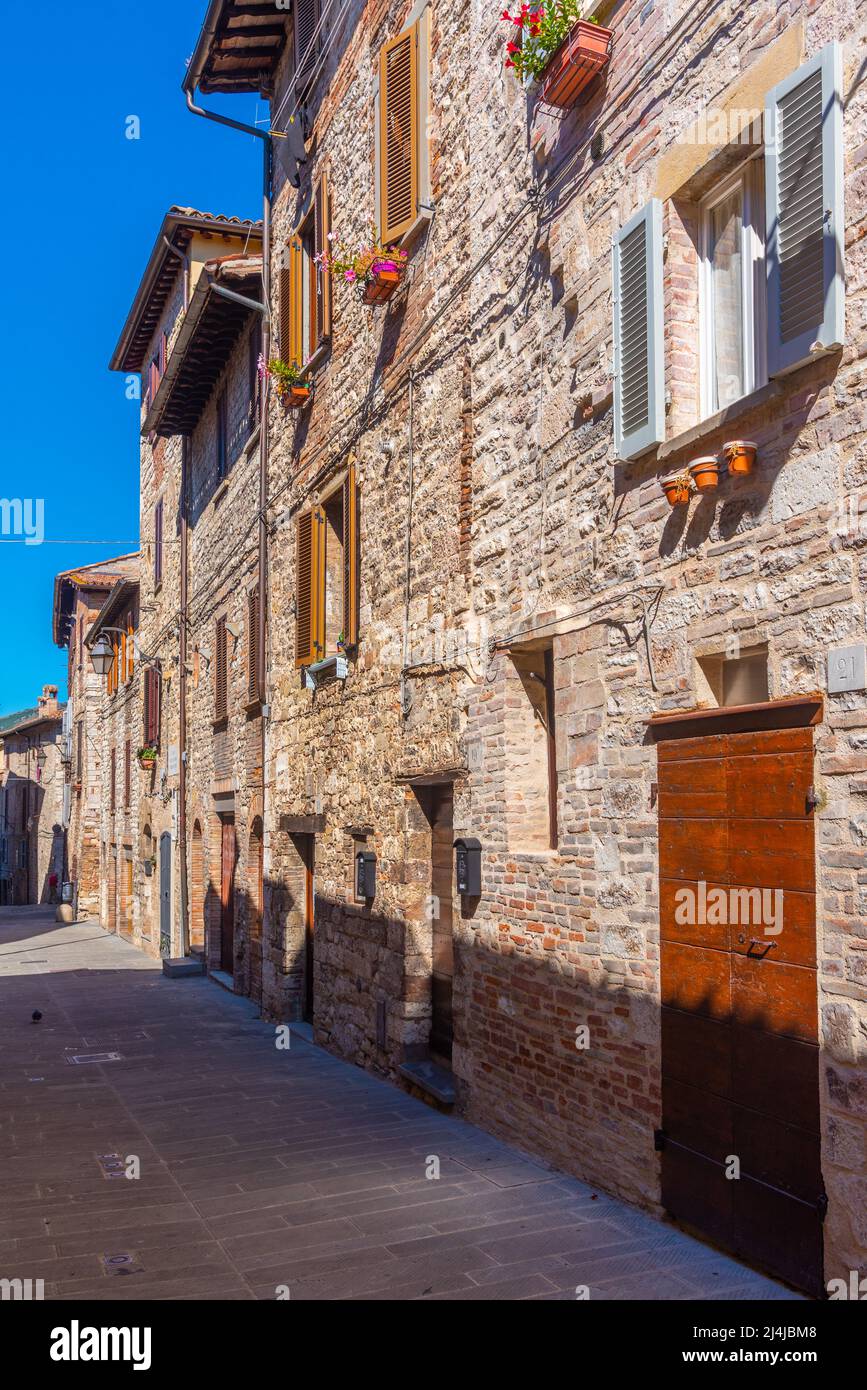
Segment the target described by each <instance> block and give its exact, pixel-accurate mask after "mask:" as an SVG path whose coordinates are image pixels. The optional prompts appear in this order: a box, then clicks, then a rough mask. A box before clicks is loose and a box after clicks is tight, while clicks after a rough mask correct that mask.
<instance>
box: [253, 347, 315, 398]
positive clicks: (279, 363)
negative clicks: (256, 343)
mask: <svg viewBox="0 0 867 1390" xmlns="http://www.w3.org/2000/svg"><path fill="white" fill-rule="evenodd" d="M259 373H260V375H261V376H263V377H265V376H270V377H272V378H273V381H274V390H275V391H276V392H277V395H278V396H285V395H286V394H287V393H288V392H289V391H290V390H291V389H292V387H293V386H308V385H309V381H308V374H307V372H306V371H305V370H304V368H303V367H299V366H297V365H296V364H295V363H294V362H284V361H283V359H282V358H281V357H272V358H271V359H270V361H269V362H268V363H267V364H266V363H264V362H263V360H262V358H261V357H260V358H259Z"/></svg>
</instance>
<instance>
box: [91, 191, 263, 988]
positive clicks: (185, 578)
mask: <svg viewBox="0 0 867 1390" xmlns="http://www.w3.org/2000/svg"><path fill="white" fill-rule="evenodd" d="M166 238H167V239H168V240H169V241H170V242H171V245H172V247H173V250H169V249H168V248H167V246H166ZM260 245H261V231H260V229H259V227H258V225H257V224H255V223H248V222H242V221H240V220H239V219H237V218H234V217H222V216H212V215H210V214H206V213H199V212H197V211H195V210H194V209H189V208H171V209H170V210H169V212H168V214H167V216H166V218H165V219H164V222H163V224H162V226H161V228H160V231H159V234H158V236H157V238H156V242H155V245H154V250H153V253H152V255H151V258H150V260H149V262H148V265H147V267H146V268H145V273H144V275H143V277H142V281H141V284H140V286H139V290H138V292H137V295H136V298H135V300H134V302H133V304H132V306H131V309H130V313H129V316H128V318H127V322H126V324H125V326H124V329H123V332H122V334H121V338H120V340H119V342H118V345H117V348H116V351H115V354H114V356H113V358H112V363H111V365H112V367H113V368H114V369H115V370H119V371H123V372H125V373H137V372H141V374H142V383H143V393H142V441H141V534H142V537H143V551H142V568H141V576H140V611H141V628H140V634H139V635H140V642H141V647H142V649H143V651H144V652H145V653H147V654H148V655H149V656H150V657H153V658H155V661H154V663H153V664H152V668H151V669H152V671H153V676H152V677H151V679H152V680H153V682H154V686H153V702H152V703H155V707H156V709H157V714H156V720H155V725H154V728H153V729H152V730H151V737H152V739H153V742H154V745H155V747H156V753H157V756H156V762H155V766H154V771H153V774H152V776H151V780H150V782H149V783H143V784H142V785H141V787H140V799H139V805H138V822H139V834H140V836H141V835H146V837H147V839H148V843H149V844H151V845H152V846H153V853H154V856H155V858H154V876H153V878H152V879H151V880H150V884H149V887H150V888H151V892H150V893H148V892H147V890H146V893H145V899H144V900H143V902H142V907H141V911H142V914H143V926H142V930H143V931H144V932H145V934H146V935H147V937H148V939H149V940H150V942H151V943H152V944H153V945H155V946H156V945H157V944H158V943H159V942H161V946H158V949H160V950H161V952H162V954H163V955H164V956H170V955H174V956H178V955H183V954H185V949H186V950H187V951H189V950H190V949H191V950H192V951H193V952H194V953H196V954H198V955H200V956H201V957H202V958H203V959H204V961H205V963H206V965H207V967H208V969H209V970H210V971H211V972H212V973H213V974H215V975H217V977H218V978H219V979H220V980H221V981H224V982H225V983H226V984H228V985H231V986H232V987H233V988H235V989H236V990H237V991H238V992H240V993H247V994H250V995H252V996H253V997H258V993H259V989H260V972H259V939H260V934H261V910H260V907H259V904H260V901H261V891H262V890H261V873H262V864H261V848H262V843H263V833H262V811H261V768H262V753H261V749H262V732H261V714H260V709H259V705H258V702H257V698H256V691H255V690H254V689H252V688H251V684H250V662H251V649H250V622H251V613H254V612H255V589H256V562H257V541H256V528H257V515H258V468H257V462H258V446H259V421H258V410H259V399H260V397H259V383H260V376H259V361H258V359H259V343H260V334H261V328H260V324H259V318H260V315H258V314H257V313H256V311H255V310H254V309H253V308H251V307H245V306H244V304H243V303H240V304H239V302H238V301H237V300H235V299H232V298H231V297H226V296H224V295H223V293H222V291H223V290H228V291H229V295H240V296H241V297H242V299H244V298H247V299H250V300H251V301H254V300H259V301H261V298H262V293H261V278H262V269H261V255H259V254H258V252H259V249H260ZM139 703H140V706H141V704H142V702H141V701H140V702H139ZM182 705H183V706H184V712H183V715H182ZM182 719H183V722H184V725H185V728H184V737H183V738H182V727H181V725H182ZM144 737H145V741H146V742H147V741H148V736H147V732H146V731H145V735H144ZM184 783H185V784H186V786H185V787H184Z"/></svg>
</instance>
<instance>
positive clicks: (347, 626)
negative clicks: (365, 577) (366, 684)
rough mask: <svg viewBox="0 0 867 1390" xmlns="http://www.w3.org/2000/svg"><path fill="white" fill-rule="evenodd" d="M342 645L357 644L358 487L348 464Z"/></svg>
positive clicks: (353, 467)
mask: <svg viewBox="0 0 867 1390" xmlns="http://www.w3.org/2000/svg"><path fill="white" fill-rule="evenodd" d="M343 642H344V645H345V646H347V647H356V646H357V645H358V484H357V482H356V478H355V464H354V463H350V465H349V469H348V471H347V474H346V478H345V480H344V483H343Z"/></svg>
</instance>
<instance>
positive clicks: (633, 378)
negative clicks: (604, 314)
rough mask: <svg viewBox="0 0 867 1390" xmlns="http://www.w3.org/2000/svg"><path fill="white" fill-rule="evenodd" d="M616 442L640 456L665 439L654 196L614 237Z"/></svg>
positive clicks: (658, 222) (623, 453) (658, 218)
mask: <svg viewBox="0 0 867 1390" xmlns="http://www.w3.org/2000/svg"><path fill="white" fill-rule="evenodd" d="M613 286H614V442H615V447H616V450H617V457H618V458H621V459H631V458H637V457H638V455H639V454H643V453H646V451H647V450H648V449H650V448H652V446H653V445H654V444H660V443H661V442H662V440H663V439H664V438H665V370H664V361H663V314H662V204H661V203H660V201H659V199H658V198H654V199H653V200H652V202H649V203H648V204H647V205H646V207H644V208H642V209H641V211H640V212H637V213H636V214H635V216H634V217H633V218H631V219H630V220H629V221H628V222H627V223H626V225H625V227H622V228H621V229H620V231H619V232H618V233H617V235H616V237H615V238H614V253H613Z"/></svg>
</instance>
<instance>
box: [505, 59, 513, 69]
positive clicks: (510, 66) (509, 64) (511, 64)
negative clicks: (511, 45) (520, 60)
mask: <svg viewBox="0 0 867 1390" xmlns="http://www.w3.org/2000/svg"><path fill="white" fill-rule="evenodd" d="M514 66H515V64H514V63H513V62H512V60H511V58H507V59H506V67H507V68H513V67H514Z"/></svg>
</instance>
